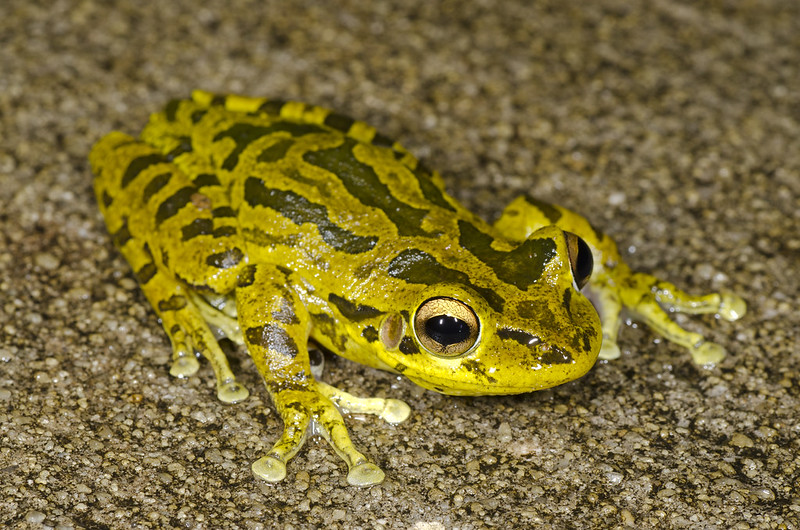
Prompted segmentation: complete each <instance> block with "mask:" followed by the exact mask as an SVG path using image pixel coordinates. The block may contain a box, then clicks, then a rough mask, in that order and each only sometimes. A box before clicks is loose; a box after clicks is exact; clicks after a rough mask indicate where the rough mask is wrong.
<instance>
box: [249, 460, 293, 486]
mask: <svg viewBox="0 0 800 530" xmlns="http://www.w3.org/2000/svg"><path fill="white" fill-rule="evenodd" d="M251 469H252V470H253V474H254V475H255V476H257V477H259V478H262V479H264V480H266V481H267V482H280V481H281V480H283V479H284V478H286V464H284V463H283V462H282V461H281V460H279V459H277V458H275V457H274V456H270V455H267V456H262V457H261V458H259V459H258V460H256V461H255V462H253V465H252V466H251Z"/></svg>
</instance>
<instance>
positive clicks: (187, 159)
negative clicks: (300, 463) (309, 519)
mask: <svg viewBox="0 0 800 530" xmlns="http://www.w3.org/2000/svg"><path fill="white" fill-rule="evenodd" d="M89 159H90V164H91V167H92V170H93V173H94V175H95V178H94V189H95V193H96V198H97V202H98V205H99V207H100V210H101V212H102V215H103V218H104V220H105V223H106V226H107V228H108V231H109V234H110V236H111V239H112V241H113V243H114V245H116V247H117V248H118V249H119V250H120V252H121V254H122V256H123V257H124V258H125V259H126V260H127V261H128V263H129V264H130V266H131V268H132V269H133V273H134V276H135V277H136V279H137V281H138V283H139V285H140V287H141V289H142V291H143V293H144V295H145V297H146V299H147V300H148V301H149V303H150V304H151V305H152V307H153V309H154V310H155V313H156V314H157V316H158V318H159V319H160V322H161V324H162V326H163V328H164V330H165V332H166V334H167V336H168V338H169V341H170V343H171V348H172V361H171V367H170V374H171V375H172V376H175V377H177V378H188V377H190V376H192V375H194V374H195V373H197V371H198V370H199V367H200V363H199V360H198V359H202V358H205V359H206V360H207V361H208V363H209V364H210V366H211V368H212V370H213V372H214V376H215V379H216V392H217V397H218V399H219V400H221V401H222V402H224V403H238V402H241V401H242V400H244V399H246V398H247V397H248V396H249V391H248V390H247V389H246V388H245V387H244V385H242V384H241V383H240V382H239V381H237V379H236V377H235V375H234V373H233V371H232V369H231V364H230V362H229V359H228V354H227V353H225V352H224V351H223V349H222V347H221V346H220V340H221V339H222V338H223V337H227V339H229V340H230V341H232V342H233V343H235V344H236V345H238V346H239V347H240V348H242V349H244V350H246V351H247V353H248V354H249V358H250V359H251V360H252V363H253V364H254V365H255V368H256V370H257V371H258V372H259V374H260V376H261V378H262V379H263V381H264V384H265V386H266V390H267V393H268V394H269V396H270V398H271V402H272V404H273V405H274V408H275V411H276V412H277V414H278V415H279V416H280V418H281V419H282V421H283V431H282V432H281V433H280V435H279V436H278V437H277V440H276V441H275V442H274V444H273V445H272V448H271V449H270V450H269V451H268V452H267V453H266V454H263V455H262V456H260V458H258V459H257V460H256V461H255V462H253V464H252V466H251V468H252V473H253V474H254V475H255V477H258V478H260V479H263V480H265V481H267V482H279V481H281V480H283V479H284V478H285V477H286V475H287V464H288V462H289V461H290V460H291V458H292V457H294V456H295V455H296V454H297V453H298V451H299V450H300V449H301V448H302V446H303V444H304V442H305V440H306V439H307V438H308V437H309V436H311V435H321V436H322V437H323V438H324V439H325V440H327V442H328V443H329V445H330V446H331V447H332V449H333V450H334V451H335V452H336V453H337V454H338V456H339V457H341V459H342V460H343V461H344V463H345V464H346V466H347V475H346V480H347V483H348V484H351V485H354V486H370V485H374V484H379V483H381V482H382V481H383V480H384V478H385V473H384V472H383V470H382V469H381V468H380V467H379V466H378V465H377V464H375V463H373V462H372V461H371V460H370V459H369V458H368V457H367V456H365V455H364V454H363V453H361V452H360V451H359V450H358V449H357V448H356V447H355V445H354V443H353V442H352V440H351V438H350V435H349V431H348V428H347V426H346V424H345V421H344V418H345V417H346V416H348V415H350V414H360V415H375V416H378V417H380V418H381V419H383V420H385V421H386V422H388V423H389V424H399V423H402V422H403V421H405V420H406V419H407V418H408V417H409V415H410V412H411V409H410V407H409V405H408V404H407V403H405V402H404V401H402V400H398V399H393V398H380V397H359V396H355V395H352V394H350V393H347V392H345V391H343V390H340V389H338V388H336V387H334V386H332V385H329V384H327V383H325V382H323V381H322V380H321V378H320V377H319V375H318V374H317V375H315V372H312V370H313V369H314V366H312V361H311V354H310V353H309V352H313V351H314V349H315V348H316V347H317V346H318V347H321V348H322V349H324V350H327V351H329V352H332V353H333V354H336V355H339V356H341V357H344V358H346V359H349V360H351V361H355V362H357V363H360V364H363V365H365V366H368V367H371V368H377V369H380V370H385V371H388V372H391V373H394V374H398V375H399V376H402V377H405V378H407V379H409V380H410V381H412V382H413V383H416V384H417V385H420V386H421V387H423V388H425V389H428V390H432V391H435V392H439V393H442V394H447V395H454V396H481V395H508V394H521V393H526V392H532V391H536V390H541V389H546V388H551V387H554V386H556V385H561V384H563V383H567V382H569V381H574V380H576V379H578V378H580V377H581V376H583V375H584V374H586V373H587V372H588V371H589V370H590V369H591V368H592V367H593V366H594V365H595V364H596V362H597V361H598V359H606V360H608V359H614V358H617V357H619V356H620V348H619V346H618V344H617V335H618V332H619V330H620V325H621V322H622V317H621V314H622V311H623V310H625V311H627V313H629V314H631V315H632V316H633V317H635V318H636V319H638V320H640V321H642V322H644V323H646V324H647V325H649V326H650V328H652V329H653V330H654V332H655V333H656V334H657V335H660V336H661V337H663V338H665V339H667V340H668V341H671V342H673V343H675V344H677V345H679V346H680V347H682V349H685V350H687V351H688V352H689V353H690V354H691V358H692V360H693V362H695V363H697V364H700V365H710V364H714V363H718V362H720V361H721V360H722V359H723V358H724V357H725V355H726V351H725V349H724V348H723V347H722V346H721V345H719V344H717V343H714V342H711V341H707V340H706V339H705V338H704V337H703V335H702V334H699V333H695V332H690V331H687V330H685V329H683V328H682V327H681V326H680V325H678V324H677V323H675V322H674V321H673V320H672V319H671V318H670V316H669V312H672V311H681V312H685V313H689V314H715V315H716V316H717V317H719V318H722V319H724V320H728V321H733V320H736V319H738V318H740V317H741V316H742V315H743V314H744V313H745V311H746V304H745V302H744V300H743V299H742V298H741V297H739V296H737V295H735V294H732V293H729V292H719V293H717V292H714V293H710V294H704V295H691V294H688V293H687V292H685V291H682V290H680V289H678V288H677V287H675V285H673V284H672V283H669V282H667V281H663V280H660V279H658V278H656V277H654V276H652V275H649V274H647V273H643V272H634V271H632V270H631V268H630V267H629V266H628V265H627V264H626V263H625V262H624V260H623V259H622V256H621V254H620V252H619V250H618V248H617V245H616V243H615V242H614V241H613V239H612V238H610V237H609V236H607V235H606V234H604V233H603V232H601V231H600V230H598V229H596V228H594V227H593V226H592V225H591V224H590V223H589V221H587V220H586V219H585V218H584V217H582V216H580V215H579V214H577V213H574V212H572V211H570V210H568V209H566V208H563V207H561V206H558V205H554V204H549V203H547V202H544V201H541V200H538V199H535V198H534V197H533V196H531V195H530V194H523V195H521V196H520V197H518V198H517V199H515V200H513V201H512V202H511V203H510V204H509V205H508V206H507V207H506V208H505V209H504V210H503V212H502V213H501V215H500V216H499V218H498V219H497V220H496V221H495V222H494V223H491V224H490V223H488V222H487V221H485V220H483V219H482V218H480V217H479V216H477V215H475V214H473V213H472V212H471V211H470V210H468V209H467V208H466V207H464V206H463V205H462V204H460V203H459V202H458V201H457V200H456V199H455V198H453V197H452V196H451V195H450V194H448V193H447V191H446V189H445V184H444V180H443V178H442V177H441V175H440V174H439V173H438V172H436V171H433V170H431V169H429V168H428V167H427V166H426V165H425V164H423V163H422V162H420V161H419V160H418V159H417V158H416V157H415V156H413V155H412V154H411V153H410V152H409V151H408V150H406V149H405V148H404V147H403V146H402V145H400V144H399V143H398V142H395V141H394V140H392V139H390V138H388V137H387V136H384V135H383V134H381V133H380V132H378V131H377V130H376V129H375V128H374V127H372V126H370V125H368V124H366V123H365V122H362V121H357V120H354V119H351V118H349V117H347V116H345V115H343V114H339V113H337V112H334V111H331V110H329V109H326V108H323V107H319V106H314V105H309V104H305V103H302V102H298V101H284V100H277V99H268V98H255V97H246V96H240V95H232V94H227V95H225V94H214V93H211V92H205V91H200V90H198V91H194V92H192V94H191V97H190V98H187V99H176V100H173V101H171V102H169V103H168V104H167V105H166V106H165V108H164V109H163V110H162V111H161V112H157V113H155V114H153V115H151V117H150V119H149V122H148V123H147V125H146V126H145V128H144V129H143V131H142V132H141V134H140V135H139V136H138V137H133V136H130V135H128V134H125V133H122V132H111V133H109V134H107V135H106V136H104V137H103V138H101V139H100V140H99V141H98V142H97V143H96V144H95V145H94V147H93V148H92V150H91V153H90V155H89Z"/></svg>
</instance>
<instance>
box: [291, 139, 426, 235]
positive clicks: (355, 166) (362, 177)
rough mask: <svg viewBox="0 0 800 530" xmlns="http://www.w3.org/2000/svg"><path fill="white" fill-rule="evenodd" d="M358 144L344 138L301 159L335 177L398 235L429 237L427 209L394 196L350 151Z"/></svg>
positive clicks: (373, 172)
mask: <svg viewBox="0 0 800 530" xmlns="http://www.w3.org/2000/svg"><path fill="white" fill-rule="evenodd" d="M357 145H359V142H358V141H356V140H354V139H352V138H345V139H344V141H343V142H342V144H341V145H339V146H338V147H333V148H331V149H320V150H319V151H309V152H307V153H305V154H303V160H305V161H306V162H308V163H309V164H312V165H314V166H317V167H320V168H322V169H324V170H326V171H329V172H331V173H333V174H334V175H336V177H337V178H338V179H339V180H341V182H342V184H344V187H345V188H346V189H347V191H348V192H349V193H350V195H352V196H353V197H355V198H356V199H357V200H358V201H359V202H360V203H361V204H363V205H365V206H369V207H372V208H376V209H378V210H380V211H382V212H384V213H385V214H386V216H387V217H389V219H390V220H391V221H392V223H394V225H395V226H397V231H398V232H399V234H400V235H401V236H430V235H431V234H429V233H428V232H426V231H424V230H423V229H422V227H421V225H422V220H423V219H424V218H425V216H426V215H428V210H423V209H421V208H414V207H413V206H411V205H409V204H406V203H404V202H402V201H400V200H398V199H397V197H395V196H393V195H392V193H391V192H390V191H389V188H388V187H387V186H386V184H384V183H383V182H381V180H380V178H378V174H377V173H375V170H374V169H373V168H372V166H370V165H368V164H365V163H363V162H361V161H360V160H358V159H357V158H356V157H355V155H354V154H353V148H355V147H356V146H357ZM362 145H363V144H362Z"/></svg>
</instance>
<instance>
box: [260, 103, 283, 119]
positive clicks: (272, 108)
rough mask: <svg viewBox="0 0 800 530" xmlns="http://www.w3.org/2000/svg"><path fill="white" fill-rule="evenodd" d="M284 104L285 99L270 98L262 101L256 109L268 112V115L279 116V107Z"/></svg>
mask: <svg viewBox="0 0 800 530" xmlns="http://www.w3.org/2000/svg"><path fill="white" fill-rule="evenodd" d="M284 105H286V102H285V101H283V100H280V99H272V100H269V101H265V102H264V103H262V104H261V106H260V107H258V111H259V112H263V113H265V114H269V115H270V116H280V115H281V109H282V108H283V106H284Z"/></svg>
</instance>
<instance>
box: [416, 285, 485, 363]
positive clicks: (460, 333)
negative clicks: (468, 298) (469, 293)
mask: <svg viewBox="0 0 800 530" xmlns="http://www.w3.org/2000/svg"><path fill="white" fill-rule="evenodd" d="M480 329H481V325H480V322H479V321H478V317H477V316H476V315H475V312H474V311H473V310H472V309H471V308H470V307H469V306H468V305H467V304H465V303H464V302H460V301H458V300H455V299H453V298H430V299H428V300H426V301H425V302H423V303H422V305H421V306H419V309H417V314H416V315H414V333H415V334H416V336H417V339H418V340H419V342H420V343H421V344H422V346H423V347H424V348H425V349H426V350H428V351H429V352H431V353H435V354H437V355H442V356H445V357H455V356H457V355H461V354H462V353H464V352H466V351H468V350H469V349H470V348H472V346H473V345H474V344H475V342H476V341H477V340H478V332H479V331H480Z"/></svg>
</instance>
